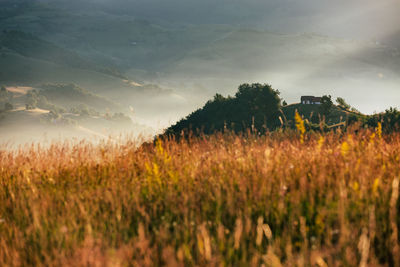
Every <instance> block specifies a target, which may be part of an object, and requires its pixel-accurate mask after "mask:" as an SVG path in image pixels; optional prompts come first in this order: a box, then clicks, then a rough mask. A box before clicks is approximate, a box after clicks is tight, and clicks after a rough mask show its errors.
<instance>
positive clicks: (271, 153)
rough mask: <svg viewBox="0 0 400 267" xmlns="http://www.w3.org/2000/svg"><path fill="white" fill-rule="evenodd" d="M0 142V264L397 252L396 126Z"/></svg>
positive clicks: (186, 262)
mask: <svg viewBox="0 0 400 267" xmlns="http://www.w3.org/2000/svg"><path fill="white" fill-rule="evenodd" d="M298 129H299V130H300V133H299V132H298V131H292V130H278V131H275V132H270V133H267V134H265V135H263V136H258V135H256V134H252V133H247V134H243V135H237V134H232V133H225V134H215V135H211V136H202V137H189V138H188V139H182V140H179V141H178V140H174V139H170V140H168V139H164V140H157V141H156V142H154V143H148V144H144V145H141V146H138V145H137V143H135V142H134V141H129V140H128V141H126V142H125V143H123V144H115V143H111V142H110V143H107V142H104V143H102V144H97V145H93V144H90V143H85V142H82V143H79V144H72V143H68V142H66V143H62V144H61V143H59V144H54V145H52V146H50V147H40V146H39V145H32V146H30V147H24V148H21V149H19V150H14V151H9V150H3V151H1V152H0V183H1V186H0V265H1V266H274V267H275V266H320V267H322V266H400V247H399V231H398V228H399V226H400V215H399V212H400V201H399V200H398V197H399V177H400V134H399V133H391V134H382V132H381V129H380V127H378V128H377V129H359V128H356V127H355V128H353V129H348V130H347V131H346V132H342V131H340V130H336V131H335V132H333V131H332V132H329V133H324V134H319V133H305V132H303V131H302V129H301V121H299V125H298Z"/></svg>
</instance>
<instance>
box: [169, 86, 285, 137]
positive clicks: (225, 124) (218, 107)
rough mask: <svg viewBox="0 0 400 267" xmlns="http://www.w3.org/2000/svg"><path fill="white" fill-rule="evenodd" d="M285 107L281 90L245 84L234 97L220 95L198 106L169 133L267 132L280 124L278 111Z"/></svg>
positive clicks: (171, 128) (170, 129)
mask: <svg viewBox="0 0 400 267" xmlns="http://www.w3.org/2000/svg"><path fill="white" fill-rule="evenodd" d="M280 107H281V99H280V97H279V91H278V90H274V89H272V87H271V86H270V85H268V84H259V83H255V84H242V85H240V86H239V88H238V91H237V93H236V94H235V96H234V97H230V96H228V97H224V96H222V95H220V94H216V95H215V96H214V99H212V100H209V101H207V103H206V104H205V105H204V107H203V108H201V109H198V110H196V111H194V112H193V113H191V114H190V115H189V116H187V117H186V118H185V119H182V120H181V121H179V122H178V123H177V124H175V125H173V126H171V127H170V128H169V129H167V131H166V134H174V135H181V133H182V132H188V131H190V130H192V131H194V132H195V133H197V132H196V131H197V130H199V131H200V132H201V133H205V134H210V133H213V132H215V131H225V129H229V130H233V131H235V132H244V131H247V129H249V128H251V129H252V130H258V131H265V130H266V127H267V126H268V127H269V128H271V129H272V128H274V127H277V126H278V125H280V123H279V120H278V117H279V115H278V112H279V109H280Z"/></svg>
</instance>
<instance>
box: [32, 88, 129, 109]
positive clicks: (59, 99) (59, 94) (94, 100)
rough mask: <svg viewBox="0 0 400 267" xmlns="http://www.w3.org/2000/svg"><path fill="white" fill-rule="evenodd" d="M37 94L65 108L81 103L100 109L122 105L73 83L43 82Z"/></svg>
mask: <svg viewBox="0 0 400 267" xmlns="http://www.w3.org/2000/svg"><path fill="white" fill-rule="evenodd" d="M39 94H40V95H43V96H45V97H46V98H47V99H48V100H49V101H50V102H51V103H54V104H56V105H57V106H60V107H64V108H67V109H70V108H72V107H76V106H79V105H82V104H83V105H86V106H88V107H91V108H94V109H96V110H100V111H105V110H107V109H108V110H113V111H120V110H122V107H121V106H119V105H118V104H116V103H114V102H113V101H111V100H109V99H107V98H105V97H101V96H98V95H95V94H93V93H91V92H88V91H87V90H85V89H83V88H80V87H78V86H77V85H75V84H45V85H42V86H41V90H39Z"/></svg>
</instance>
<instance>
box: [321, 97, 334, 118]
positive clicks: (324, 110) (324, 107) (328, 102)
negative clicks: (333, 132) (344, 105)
mask: <svg viewBox="0 0 400 267" xmlns="http://www.w3.org/2000/svg"><path fill="white" fill-rule="evenodd" d="M332 107H333V102H332V96H330V95H324V96H323V97H322V99H321V105H320V107H319V109H320V112H321V114H322V115H324V116H328V115H329V114H330V113H331V110H332Z"/></svg>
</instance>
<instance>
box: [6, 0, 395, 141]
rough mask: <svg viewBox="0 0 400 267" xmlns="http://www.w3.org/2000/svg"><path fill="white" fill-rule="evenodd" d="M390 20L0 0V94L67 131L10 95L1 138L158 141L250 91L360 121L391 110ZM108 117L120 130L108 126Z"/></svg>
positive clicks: (209, 4) (387, 10) (335, 7)
mask: <svg viewBox="0 0 400 267" xmlns="http://www.w3.org/2000/svg"><path fill="white" fill-rule="evenodd" d="M398 10H400V1H398V0H382V1H376V0H335V1H328V0H297V1H296V0H203V1H198V0H69V1H66V0H36V1H31V0H29V1H23V0H19V1H11V0H4V1H2V2H0V31H1V32H2V33H1V34H0V68H1V69H0V86H5V87H6V88H19V87H29V88H32V90H38V93H37V96H35V99H34V101H36V102H35V103H34V104H35V108H39V109H40V110H43V111H44V112H50V111H54V110H55V112H54V113H56V115H54V116H58V117H57V118H58V119H60V118H61V119H60V120H64V119H65V120H67V119H68V121H69V120H72V121H73V122H72V125H73V127H72V126H71V125H68V126H67V127H69V128H68V129H70V128H71V127H72V128H73V129H74V130H65V128H62V130H61V127H58V126H57V127H56V129H57V131H53V130H49V129H48V125H44V124H43V123H42V122H43V120H44V121H46V120H47V119H46V118H45V117H43V118H42V117H41V118H39V119H37V120H32V119H29V118H30V117H29V116H28V117H26V116H27V114H28V115H29V114H30V113H29V112H31V113H32V111H29V110H25V111H23V110H24V107H25V105H26V101H28V100H29V101H32V99H31V98H29V97H27V96H26V94H18V92H17V93H16V92H14V95H3V96H2V97H0V110H1V109H2V108H3V105H4V104H5V103H6V102H7V101H8V102H10V103H11V104H13V105H14V106H13V108H14V109H13V110H9V111H7V112H5V111H2V112H1V113H0V117H2V118H3V119H0V129H1V130H2V133H3V136H2V137H3V140H5V139H4V138H5V136H6V135H5V133H6V132H7V134H8V135H7V136H8V137H9V136H11V137H12V136H13V132H19V133H24V136H25V137H26V138H28V139H29V138H31V135H32V138H33V139H37V137H36V136H37V135H42V136H43V134H44V133H48V132H54V135H53V136H60V135H61V136H63V135H64V134H65V133H67V132H68V133H69V134H65V135H66V136H68V137H73V136H82V137H84V138H87V137H88V133H89V132H90V133H93V136H106V135H108V134H110V133H112V132H113V131H110V129H117V128H118V129H119V130H118V131H117V132H120V131H124V130H125V132H138V131H139V129H140V131H143V130H144V131H146V132H147V133H149V132H153V133H156V132H161V131H162V130H163V129H164V128H165V127H168V126H169V125H171V124H172V123H174V122H176V121H177V120H179V119H180V118H182V117H184V116H186V115H187V114H189V113H190V112H192V111H194V110H195V109H196V108H199V107H201V106H202V105H203V104H204V103H205V102H206V101H207V100H208V99H210V98H211V97H212V96H213V95H214V94H215V93H222V94H224V95H228V94H231V95H232V94H234V93H235V91H236V88H237V87H238V85H239V84H241V83H250V82H260V83H268V84H271V85H272V86H273V87H274V88H276V89H278V90H279V91H280V92H281V96H282V98H283V99H285V100H286V101H287V102H288V103H296V102H298V101H299V98H300V96H301V95H323V94H331V95H332V96H333V97H334V98H335V97H343V98H345V99H346V100H347V101H348V102H349V103H350V104H351V105H352V106H354V107H356V108H357V109H359V110H360V111H361V112H363V113H367V114H371V113H374V112H381V111H384V110H385V109H387V108H389V107H391V106H393V107H399V103H400V93H399V84H400V74H399V71H398V70H399V69H400V16H398ZM46 84H50V85H51V86H53V87H54V88H56V89H57V90H60V88H61V89H63V90H64V91H62V92H59V91H55V92H56V93H52V94H50V95H49V92H48V91H46V90H47V89H46V88H48V85H47V87H46V86H44V85H46ZM65 84H74V86H69V87H68V86H67V87H66V86H63V85H65ZM65 88H70V89H68V90H72V91H68V92H67V91H66V89H65ZM14 91H15V90H14ZM25 93H26V92H25ZM36 98H37V99H36ZM39 100H40V101H39ZM44 100H45V101H44ZM38 101H39V102H38ZM37 105H38V106H37ZM36 106H37V107H36ZM82 106H84V108H87V110H89V111H91V112H90V114H86V113H85V112H86V110H85V112H84V113H85V114H83V115H82V114H81V113H82ZM77 107H80V108H78V109H77ZM120 113H121V114H123V116H122V115H121V116H122V117H121V118H125V119H126V118H129V119H130V121H128V120H125V123H127V124H124V123H122V124H121V123H120V124H119V126H118V127H114V126H113V125H111V126H110V125H108V124H109V123H111V124H112V123H114V122H113V120H114V119H115V120H119V119H121V118H120V117H119V116H120V115H115V114H120ZM46 114H47V113H46ZM52 114H53V113H52ZM71 114H72V115H71ZM31 115H32V114H31ZM78 115H82V116H87V117H86V119H83V117H82V118H81V117H79V116H78ZM43 116H44V115H43ZM19 117H23V118H25V119H26V118H28V119H27V120H28V121H29V123H18V121H19V119H18V118H19ZM11 118H13V119H11ZM78 118H79V119H78ZM22 121H23V120H21V122H22ZM10 122H13V123H16V124H17V125H14V124H10ZM21 124H22V125H24V126H25V128H24V127H23V128H18V127H17V128H15V127H16V126H19V127H21ZM38 125H41V126H38ZM94 125H97V126H96V127H95V126H94ZM33 126H34V127H33ZM63 127H64V126H63ZM72 128H71V129H72ZM33 129H34V130H33ZM82 129H89V130H88V131H86V130H85V131H84V132H85V133H84V134H82ZM107 129H108V130H107ZM150 129H151V130H150ZM29 132H31V133H32V134H29ZM27 133H28V134H27ZM113 134H115V131H114V133H113ZM89 136H90V134H89ZM25 137H24V138H25ZM24 138H22V137H21V138H14V139H21V140H22V139H24ZM26 138H25V139H26ZM32 138H31V139H32ZM62 138H63V137H62ZM25 139H24V140H25ZM31 139H29V140H31Z"/></svg>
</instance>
